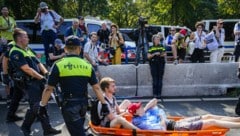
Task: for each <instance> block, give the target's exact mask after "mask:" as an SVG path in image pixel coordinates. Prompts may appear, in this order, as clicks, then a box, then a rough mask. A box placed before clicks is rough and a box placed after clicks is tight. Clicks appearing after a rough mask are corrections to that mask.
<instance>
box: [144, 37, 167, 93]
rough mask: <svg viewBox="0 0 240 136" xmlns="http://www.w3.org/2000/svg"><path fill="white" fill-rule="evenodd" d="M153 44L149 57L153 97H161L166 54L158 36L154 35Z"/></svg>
mask: <svg viewBox="0 0 240 136" xmlns="http://www.w3.org/2000/svg"><path fill="white" fill-rule="evenodd" d="M152 42H153V46H151V47H150V49H149V50H148V54H147V57H148V60H149V64H150V70H151V75H152V80H153V83H152V86H153V96H154V97H161V93H162V80H163V74H164V68H165V56H166V52H165V48H164V46H163V45H162V44H159V43H160V37H159V36H158V35H153V37H152Z"/></svg>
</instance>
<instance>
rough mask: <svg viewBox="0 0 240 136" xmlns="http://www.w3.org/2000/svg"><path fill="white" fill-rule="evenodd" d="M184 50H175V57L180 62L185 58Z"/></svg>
mask: <svg viewBox="0 0 240 136" xmlns="http://www.w3.org/2000/svg"><path fill="white" fill-rule="evenodd" d="M186 52H187V51H186V49H185V48H178V49H177V55H178V58H179V59H181V60H184V59H185V56H186Z"/></svg>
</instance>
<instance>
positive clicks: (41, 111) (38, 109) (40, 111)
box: [33, 102, 48, 117]
mask: <svg viewBox="0 0 240 136" xmlns="http://www.w3.org/2000/svg"><path fill="white" fill-rule="evenodd" d="M33 112H34V113H35V114H36V115H38V116H39V117H47V116H48V115H47V109H46V106H41V105H40V103H39V102H37V103H36V104H34V106H33Z"/></svg>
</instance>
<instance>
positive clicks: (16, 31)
mask: <svg viewBox="0 0 240 136" xmlns="http://www.w3.org/2000/svg"><path fill="white" fill-rule="evenodd" d="M26 33H27V32H26V31H24V30H23V29H21V28H15V29H14V31H13V39H14V41H15V42H17V37H19V36H21V35H22V34H26Z"/></svg>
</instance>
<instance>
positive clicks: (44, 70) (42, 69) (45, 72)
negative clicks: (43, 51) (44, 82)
mask: <svg viewBox="0 0 240 136" xmlns="http://www.w3.org/2000/svg"><path fill="white" fill-rule="evenodd" d="M38 67H39V69H40V70H41V72H42V74H43V75H46V74H47V73H48V71H47V69H46V68H45V67H44V65H43V64H42V63H39V64H38Z"/></svg>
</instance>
